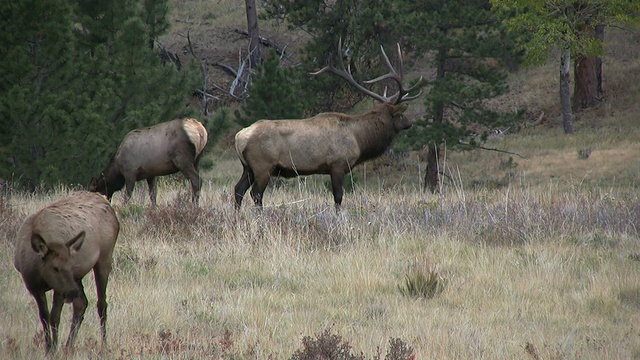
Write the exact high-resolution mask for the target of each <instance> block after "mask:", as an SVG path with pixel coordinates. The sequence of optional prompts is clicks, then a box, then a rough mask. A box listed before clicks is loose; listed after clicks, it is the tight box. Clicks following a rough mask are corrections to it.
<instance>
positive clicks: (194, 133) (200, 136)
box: [182, 118, 208, 155]
mask: <svg viewBox="0 0 640 360" xmlns="http://www.w3.org/2000/svg"><path fill="white" fill-rule="evenodd" d="M182 124H183V125H182V126H183V127H184V131H185V132H186V133H187V136H188V137H189V140H190V141H191V143H193V145H195V146H196V155H199V154H200V153H201V152H202V150H203V149H204V147H205V146H206V145H207V140H208V134H207V129H205V128H204V126H203V125H202V124H201V123H200V122H199V121H198V120H196V119H190V118H189V119H184V120H183V122H182Z"/></svg>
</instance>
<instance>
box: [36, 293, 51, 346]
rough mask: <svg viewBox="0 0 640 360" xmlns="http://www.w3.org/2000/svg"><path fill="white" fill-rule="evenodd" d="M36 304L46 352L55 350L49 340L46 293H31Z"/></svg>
mask: <svg viewBox="0 0 640 360" xmlns="http://www.w3.org/2000/svg"><path fill="white" fill-rule="evenodd" d="M33 297H34V298H35V299H36V304H37V305H38V314H39V315H40V322H41V323H42V330H43V331H44V342H45V345H46V348H47V349H46V351H47V354H48V353H50V352H52V351H55V347H54V345H53V342H52V341H51V326H50V325H49V309H48V308H47V295H46V294H45V293H44V292H41V293H37V294H33Z"/></svg>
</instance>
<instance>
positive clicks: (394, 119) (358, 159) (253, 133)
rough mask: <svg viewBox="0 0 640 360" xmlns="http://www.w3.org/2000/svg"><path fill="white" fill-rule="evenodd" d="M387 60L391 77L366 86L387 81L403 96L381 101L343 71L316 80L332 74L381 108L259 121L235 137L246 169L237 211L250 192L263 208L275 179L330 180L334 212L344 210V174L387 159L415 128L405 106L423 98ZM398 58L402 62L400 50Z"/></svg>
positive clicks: (381, 97)
mask: <svg viewBox="0 0 640 360" xmlns="http://www.w3.org/2000/svg"><path fill="white" fill-rule="evenodd" d="M381 49H382V47H381ZM382 54H383V57H384V60H385V61H386V65H387V66H388V67H389V69H390V72H389V73H388V74H386V75H383V76H380V77H378V78H375V79H373V80H369V81H367V82H365V83H367V84H372V83H375V82H378V81H381V80H385V79H391V80H393V81H395V82H396V83H397V84H398V87H399V90H398V92H397V93H395V94H394V95H392V96H390V97H387V96H386V92H385V94H384V95H379V94H377V93H374V92H373V91H370V90H369V89H367V88H365V87H364V86H362V85H360V84H358V83H357V82H356V81H355V80H354V79H353V76H352V75H351V73H350V71H348V70H346V69H345V67H344V65H342V69H336V68H335V67H333V66H331V65H329V66H326V67H324V68H322V69H321V70H320V71H318V72H315V73H313V74H312V75H319V74H322V73H324V72H327V71H328V72H332V73H334V74H336V75H338V76H340V77H342V78H343V79H345V80H347V81H348V82H349V83H350V84H351V85H353V86H355V87H356V88H357V89H358V90H360V91H361V92H363V93H364V94H366V95H368V96H370V97H372V98H374V99H376V100H379V101H380V102H382V104H380V105H378V106H376V108H375V109H373V110H371V111H369V112H367V113H365V114H362V115H357V116H349V115H345V114H341V113H335V112H329V113H321V114H318V115H316V116H313V117H311V118H308V119H302V120H260V121H257V122H255V123H254V124H253V125H251V126H249V127H246V128H244V129H242V130H240V131H239V132H238V133H237V134H236V136H235V146H236V152H237V153H238V157H239V158H240V161H241V162H242V168H243V171H242V176H241V177H240V180H239V181H238V183H237V184H236V186H235V202H236V208H240V206H241V204H242V200H243V198H244V194H245V193H246V191H247V190H248V189H249V187H251V197H252V198H253V200H254V202H255V204H256V205H257V206H259V207H261V206H262V197H263V194H264V191H265V189H266V187H267V185H268V183H269V179H270V178H271V177H272V176H281V177H285V178H291V177H296V176H299V175H311V174H328V175H330V176H331V187H332V191H333V199H334V202H335V207H336V209H337V210H339V209H340V205H341V203H342V195H343V179H344V176H345V174H348V173H349V172H350V171H351V170H352V169H353V167H354V166H356V165H358V164H360V163H362V162H364V161H366V160H370V159H374V158H376V157H378V156H380V155H382V154H383V153H384V152H385V151H386V149H387V148H388V147H389V146H390V145H391V142H392V140H393V138H394V137H395V135H396V134H398V133H399V132H400V131H402V130H405V129H408V128H410V127H411V126H412V123H413V122H412V121H411V120H409V119H408V118H407V117H406V116H405V115H404V112H405V110H406V109H407V107H406V105H401V104H400V103H401V102H403V101H408V100H412V99H415V98H416V97H418V96H419V95H420V94H417V95H413V96H409V92H410V91H412V90H413V89H414V88H415V87H416V85H418V84H416V85H414V86H413V87H411V88H409V89H406V90H405V89H404V87H403V85H402V71H400V72H396V70H395V69H394V67H393V66H392V65H391V62H390V61H389V58H388V57H387V55H386V53H385V52H384V49H382ZM398 57H399V59H400V61H402V54H401V51H400V47H399V46H398ZM400 64H402V63H400ZM419 82H420V81H419ZM419 82H418V83H419Z"/></svg>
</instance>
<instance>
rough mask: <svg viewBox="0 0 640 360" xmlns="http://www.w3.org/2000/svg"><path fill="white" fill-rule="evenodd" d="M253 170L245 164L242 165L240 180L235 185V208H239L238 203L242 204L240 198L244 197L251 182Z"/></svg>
mask: <svg viewBox="0 0 640 360" xmlns="http://www.w3.org/2000/svg"><path fill="white" fill-rule="evenodd" d="M253 181H254V178H253V172H252V171H251V168H249V167H248V166H246V165H243V166H242V176H240V180H238V183H237V184H236V187H235V197H236V209H240V205H242V199H244V194H245V193H246V192H247V190H248V189H249V187H250V186H251V185H252V184H253Z"/></svg>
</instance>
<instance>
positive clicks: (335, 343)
mask: <svg viewBox="0 0 640 360" xmlns="http://www.w3.org/2000/svg"><path fill="white" fill-rule="evenodd" d="M290 359H291V360H317V359H331V360H357V359H360V360H364V359H365V357H364V354H362V353H360V355H353V354H351V345H349V342H348V341H344V340H343V339H342V337H341V336H340V335H334V334H331V329H326V330H325V331H324V332H323V333H322V334H320V335H316V337H315V339H314V338H312V337H311V336H305V337H304V338H303V339H302V349H300V350H297V351H296V352H295V353H294V354H293V356H292V357H291V358H290Z"/></svg>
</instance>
